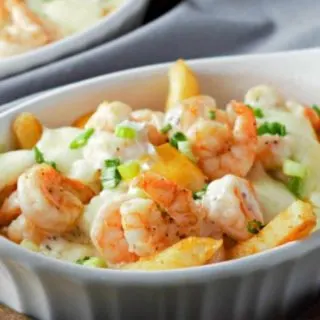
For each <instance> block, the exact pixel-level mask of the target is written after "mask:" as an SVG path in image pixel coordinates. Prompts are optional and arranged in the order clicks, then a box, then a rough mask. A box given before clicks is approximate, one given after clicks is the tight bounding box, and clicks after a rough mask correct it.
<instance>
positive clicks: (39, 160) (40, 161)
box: [33, 147, 58, 170]
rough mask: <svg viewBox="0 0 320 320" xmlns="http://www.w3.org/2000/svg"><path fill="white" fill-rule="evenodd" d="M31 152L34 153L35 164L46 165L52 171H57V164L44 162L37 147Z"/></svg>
mask: <svg viewBox="0 0 320 320" xmlns="http://www.w3.org/2000/svg"><path fill="white" fill-rule="evenodd" d="M33 151H34V158H35V161H36V163H39V164H41V163H46V164H48V165H49V166H51V167H52V168H53V169H55V170H58V169H57V164H56V163H55V162H54V161H46V160H45V158H44V155H43V153H42V152H41V151H40V149H39V148H38V147H34V148H33Z"/></svg>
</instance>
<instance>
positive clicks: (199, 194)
mask: <svg viewBox="0 0 320 320" xmlns="http://www.w3.org/2000/svg"><path fill="white" fill-rule="evenodd" d="M207 190H208V185H207V184H206V185H204V187H203V188H202V189H200V190H199V191H196V192H193V194H192V196H193V199H194V200H201V199H202V198H203V196H204V195H205V194H206V192H207Z"/></svg>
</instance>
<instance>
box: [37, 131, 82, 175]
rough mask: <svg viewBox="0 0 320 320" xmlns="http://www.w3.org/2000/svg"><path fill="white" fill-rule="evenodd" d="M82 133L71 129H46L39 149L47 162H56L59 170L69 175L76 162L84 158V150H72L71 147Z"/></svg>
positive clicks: (39, 143)
mask: <svg viewBox="0 0 320 320" xmlns="http://www.w3.org/2000/svg"><path fill="white" fill-rule="evenodd" d="M82 132H83V130H81V129H77V128H71V127H63V128H58V129H45V130H44V132H43V134H42V137H41V139H40V141H39V142H38V143H37V147H38V148H39V150H40V151H41V152H42V153H43V155H44V158H45V160H46V161H54V162H55V163H56V164H57V168H58V170H59V171H61V172H62V173H63V174H66V175H68V174H69V173H70V171H71V169H72V165H73V164H74V162H75V161H77V160H79V159H81V158H82V149H81V148H79V149H70V148H69V145H70V143H71V141H73V140H74V139H75V138H76V137H77V136H78V135H79V134H80V133H82Z"/></svg>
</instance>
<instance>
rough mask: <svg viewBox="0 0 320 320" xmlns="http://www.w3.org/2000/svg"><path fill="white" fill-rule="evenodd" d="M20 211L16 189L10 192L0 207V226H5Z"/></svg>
mask: <svg viewBox="0 0 320 320" xmlns="http://www.w3.org/2000/svg"><path fill="white" fill-rule="evenodd" d="M20 213H21V209H20V206H19V201H18V196H17V191H14V192H12V193H11V195H10V196H9V197H8V198H7V199H6V200H5V201H4V202H3V204H2V206H1V208H0V226H6V225H8V224H10V222H11V221H12V220H14V219H16V218H17V217H18V216H19V215H20Z"/></svg>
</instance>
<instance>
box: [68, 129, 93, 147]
mask: <svg viewBox="0 0 320 320" xmlns="http://www.w3.org/2000/svg"><path fill="white" fill-rule="evenodd" d="M93 134H94V129H93V128H89V129H88V130H86V131H85V132H83V133H81V134H79V135H78V136H77V137H76V138H75V139H74V140H73V141H72V142H71V143H70V145H69V148H70V149H79V148H82V147H84V146H85V145H86V144H87V143H88V140H89V139H90V137H91V136H92V135H93Z"/></svg>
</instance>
